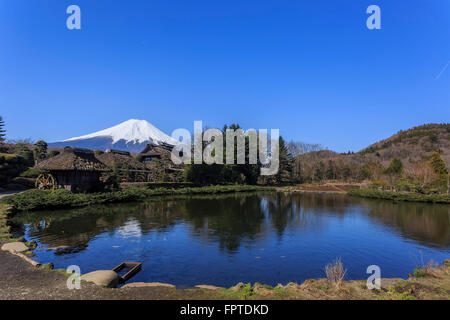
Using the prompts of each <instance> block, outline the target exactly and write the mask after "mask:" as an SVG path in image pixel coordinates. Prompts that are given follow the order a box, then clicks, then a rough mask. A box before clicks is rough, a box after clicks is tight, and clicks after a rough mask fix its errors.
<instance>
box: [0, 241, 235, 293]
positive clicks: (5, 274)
mask: <svg viewBox="0 0 450 320" xmlns="http://www.w3.org/2000/svg"><path fill="white" fill-rule="evenodd" d="M0 246H1V243H0ZM66 281H67V278H66V277H65V276H64V275H62V274H60V273H58V272H55V271H46V270H40V269H38V268H36V267H33V266H32V265H30V264H28V263H27V262H25V261H24V260H22V259H21V258H19V257H17V256H14V255H12V254H10V253H7V252H4V251H1V250H0V300H5V299H14V300H22V299H27V300H28V299H38V300H59V299H71V300H73V299H76V300H79V299H82V300H92V299H96V300H98V299H99V300H101V299H109V300H110V299H114V300H115V299H117V300H127V299H133V300H141V299H150V300H158V299H194V300H195V299H225V298H229V296H228V297H227V296H224V295H221V294H219V293H216V292H214V291H211V290H200V289H195V290H180V289H172V288H165V287H152V288H123V289H106V288H102V287H98V286H96V285H94V284H91V283H86V282H82V284H81V289H80V290H69V289H67V286H66Z"/></svg>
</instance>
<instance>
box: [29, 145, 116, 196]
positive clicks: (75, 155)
mask: <svg viewBox="0 0 450 320" xmlns="http://www.w3.org/2000/svg"><path fill="white" fill-rule="evenodd" d="M35 168H36V169H39V170H44V171H47V172H50V173H51V174H52V175H53V177H54V178H55V179H56V184H57V186H58V187H60V188H64V189H68V190H71V191H85V190H89V189H93V188H95V186H96V185H97V184H98V183H99V182H100V176H101V174H102V172H105V171H109V168H108V167H107V166H106V165H104V164H103V163H102V162H100V161H99V160H98V159H97V158H96V157H95V155H94V152H93V151H92V150H89V149H81V148H71V147H66V148H64V152H62V153H61V154H59V155H57V156H55V157H52V158H50V159H47V160H44V161H42V162H40V163H39V164H37V165H36V166H35Z"/></svg>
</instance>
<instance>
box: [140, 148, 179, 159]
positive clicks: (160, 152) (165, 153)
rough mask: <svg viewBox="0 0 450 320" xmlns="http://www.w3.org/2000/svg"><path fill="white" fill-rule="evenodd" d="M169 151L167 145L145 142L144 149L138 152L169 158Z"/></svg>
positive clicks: (143, 154)
mask: <svg viewBox="0 0 450 320" xmlns="http://www.w3.org/2000/svg"><path fill="white" fill-rule="evenodd" d="M170 153H171V151H170V150H169V149H168V147H167V146H163V145H161V146H155V145H151V144H147V146H146V147H145V149H144V150H142V151H141V153H140V154H139V155H140V156H159V157H164V158H168V159H170Z"/></svg>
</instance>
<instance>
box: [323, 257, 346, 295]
mask: <svg viewBox="0 0 450 320" xmlns="http://www.w3.org/2000/svg"><path fill="white" fill-rule="evenodd" d="M325 273H326V275H327V279H328V281H329V282H330V285H331V286H332V287H335V288H339V287H340V285H341V283H342V281H343V280H344V277H345V274H346V273H347V269H344V265H343V264H342V261H341V259H340V258H338V259H336V261H334V262H332V263H330V264H327V265H326V266H325Z"/></svg>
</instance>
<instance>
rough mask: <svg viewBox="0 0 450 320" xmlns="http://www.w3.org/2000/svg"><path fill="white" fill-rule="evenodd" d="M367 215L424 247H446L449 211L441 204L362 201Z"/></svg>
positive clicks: (449, 223)
mask: <svg viewBox="0 0 450 320" xmlns="http://www.w3.org/2000/svg"><path fill="white" fill-rule="evenodd" d="M362 204H364V205H365V206H367V207H368V208H369V211H368V212H369V215H370V216H371V217H372V218H374V219H376V220H377V221H378V222H381V223H382V224H383V225H387V226H391V227H394V228H395V229H397V230H398V231H400V232H401V233H402V234H403V235H404V236H405V237H406V238H411V239H414V240H417V241H420V242H423V244H425V245H428V246H438V247H447V246H449V245H450V207H449V206H448V205H441V204H428V203H412V202H397V203H396V202H392V201H383V200H381V201H379V200H368V199H364V200H363V201H362Z"/></svg>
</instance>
